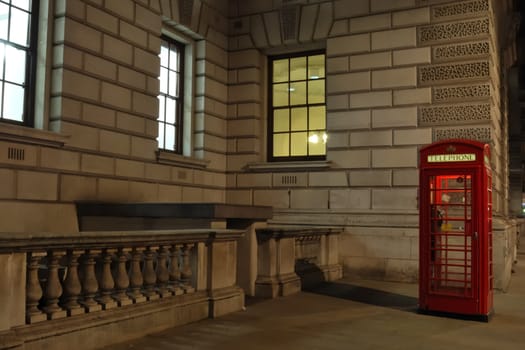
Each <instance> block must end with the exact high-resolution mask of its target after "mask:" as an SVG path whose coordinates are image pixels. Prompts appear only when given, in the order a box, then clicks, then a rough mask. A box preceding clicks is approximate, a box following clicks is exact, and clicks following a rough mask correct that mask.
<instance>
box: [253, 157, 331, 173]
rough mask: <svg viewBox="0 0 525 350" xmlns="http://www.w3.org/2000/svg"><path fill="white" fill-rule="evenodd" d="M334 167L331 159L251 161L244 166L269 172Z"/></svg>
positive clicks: (257, 170) (256, 170)
mask: <svg viewBox="0 0 525 350" xmlns="http://www.w3.org/2000/svg"><path fill="white" fill-rule="evenodd" d="M331 167H332V162H331V161H329V160H318V161H300V162H274V163H251V164H248V165H246V166H245V167H244V169H245V170H246V171H252V172H268V171H298V170H321V169H328V168H331Z"/></svg>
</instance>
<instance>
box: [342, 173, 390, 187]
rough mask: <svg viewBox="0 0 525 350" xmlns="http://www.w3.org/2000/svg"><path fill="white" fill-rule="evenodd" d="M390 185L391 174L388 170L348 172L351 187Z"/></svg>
mask: <svg viewBox="0 0 525 350" xmlns="http://www.w3.org/2000/svg"><path fill="white" fill-rule="evenodd" d="M391 185H392V172H391V171H390V170H357V171H351V172H350V186H352V187H374V186H391Z"/></svg>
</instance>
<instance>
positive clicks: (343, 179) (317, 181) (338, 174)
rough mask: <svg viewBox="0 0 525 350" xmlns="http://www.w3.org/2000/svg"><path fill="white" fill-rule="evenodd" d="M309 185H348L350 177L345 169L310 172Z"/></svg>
mask: <svg viewBox="0 0 525 350" xmlns="http://www.w3.org/2000/svg"><path fill="white" fill-rule="evenodd" d="M308 186H310V187H328V186H330V187H346V186H348V177H347V174H346V172H344V171H320V172H311V173H309V174H308Z"/></svg>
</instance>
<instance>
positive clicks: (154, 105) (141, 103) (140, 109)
mask: <svg viewBox="0 0 525 350" xmlns="http://www.w3.org/2000/svg"><path fill="white" fill-rule="evenodd" d="M131 102H132V107H133V111H134V112H136V113H142V114H144V115H147V116H157V115H158V113H159V100H158V98H157V97H155V96H151V95H146V94H143V93H140V92H137V91H133V93H132V99H131Z"/></svg>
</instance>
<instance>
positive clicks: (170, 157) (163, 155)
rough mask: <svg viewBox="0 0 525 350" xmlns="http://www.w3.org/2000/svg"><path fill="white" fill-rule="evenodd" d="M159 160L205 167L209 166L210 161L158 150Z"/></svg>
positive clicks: (191, 166)
mask: <svg viewBox="0 0 525 350" xmlns="http://www.w3.org/2000/svg"><path fill="white" fill-rule="evenodd" d="M157 161H158V162H159V163H161V164H167V165H176V166H180V167H184V168H194V169H204V168H206V167H207V166H208V163H209V161H205V160H201V159H196V158H191V157H185V156H183V155H180V154H176V153H172V152H168V151H162V150H159V151H158V152H157Z"/></svg>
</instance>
